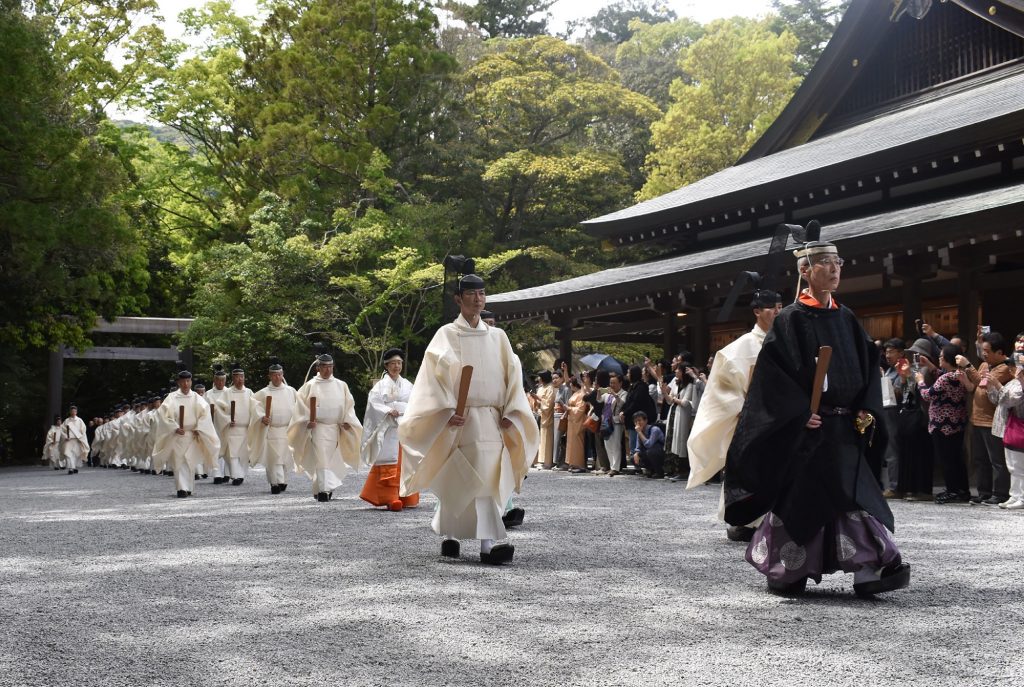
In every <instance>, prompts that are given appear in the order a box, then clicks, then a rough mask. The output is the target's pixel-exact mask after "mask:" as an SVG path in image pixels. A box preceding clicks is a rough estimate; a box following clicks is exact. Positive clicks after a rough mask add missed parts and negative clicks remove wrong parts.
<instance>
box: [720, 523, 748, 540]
mask: <svg viewBox="0 0 1024 687" xmlns="http://www.w3.org/2000/svg"><path fill="white" fill-rule="evenodd" d="M755 531H756V530H755V529H754V528H753V527H745V526H743V525H732V526H731V527H729V528H728V529H727V530H725V536H726V537H728V538H729V541H750V540H751V539H753V538H754V532H755Z"/></svg>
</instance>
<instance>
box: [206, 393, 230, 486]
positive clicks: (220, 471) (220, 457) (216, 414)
mask: <svg viewBox="0 0 1024 687" xmlns="http://www.w3.org/2000/svg"><path fill="white" fill-rule="evenodd" d="M227 392H228V390H227V388H226V387H225V388H223V389H218V388H217V387H213V388H212V389H207V390H206V395H205V396H203V399H204V400H205V401H206V402H207V403H208V404H209V405H210V414H211V416H212V417H213V426H214V428H215V429H216V430H217V437H218V438H219V439H220V452H219V453H218V454H217V457H216V459H215V460H213V461H212V463H211V464H210V465H206V464H203V472H208V473H209V474H211V475H213V476H214V477H224V476H225V475H227V474H228V472H227V463H226V462H225V460H224V452H225V451H227V447H228V442H227V441H226V440H225V437H224V430H225V429H227V427H228V423H229V422H230V418H229V417H228V416H227V415H225V414H224V413H222V412H220V411H219V410H218V409H217V407H218V406H217V401H219V400H220V399H221V397H223V396H224V394H226V393H227ZM200 474H202V473H200Z"/></svg>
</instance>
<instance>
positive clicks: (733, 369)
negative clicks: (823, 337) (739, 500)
mask: <svg viewBox="0 0 1024 687" xmlns="http://www.w3.org/2000/svg"><path fill="white" fill-rule="evenodd" d="M766 335H767V332H765V331H764V330H763V329H761V327H759V326H758V325H756V324H755V325H754V328H753V329H751V330H750V331H749V332H747V333H746V334H744V335H743V336H741V337H740V338H738V339H736V340H735V341H733V342H732V343H731V344H729V345H728V346H726V347H725V348H723V349H721V350H720V351H718V353H716V354H715V362H714V363H713V364H712V366H711V376H710V377H708V383H707V386H706V387H705V389H704V395H703V396H702V397H701V401H700V407H699V408H698V409H697V417H696V418H694V421H693V429H692V430H691V431H690V439H689V441H688V442H687V444H686V448H687V451H688V452H689V454H690V455H689V459H690V479H689V480H688V481H687V483H686V488H687V489H693V488H694V487H696V486H699V485H701V484H704V483H705V482H707V481H708V480H709V479H711V478H712V477H714V476H715V475H717V474H718V473H719V472H720V471H721V470H723V469H724V468H725V456H726V453H728V451H729V444H731V443H732V437H733V434H735V433H736V424H737V422H738V421H739V416H740V411H741V410H742V409H743V403H744V401H746V399H747V389H748V388H749V387H750V378H751V376H752V375H753V373H754V364H755V363H756V362H757V356H758V355H759V354H760V353H761V346H762V345H763V344H764V337H765V336H766ZM723 488H724V487H723ZM718 517H719V519H721V520H724V519H725V500H724V493H723V498H722V499H720V502H719V507H718Z"/></svg>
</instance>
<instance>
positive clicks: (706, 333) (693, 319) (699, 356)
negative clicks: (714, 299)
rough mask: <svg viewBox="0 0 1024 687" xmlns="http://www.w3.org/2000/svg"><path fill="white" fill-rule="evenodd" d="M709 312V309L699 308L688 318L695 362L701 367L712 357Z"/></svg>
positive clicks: (689, 314)
mask: <svg viewBox="0 0 1024 687" xmlns="http://www.w3.org/2000/svg"><path fill="white" fill-rule="evenodd" d="M708 312H709V309H708V308H707V307H697V308H693V309H691V310H690V311H689V312H688V313H687V317H686V326H687V328H688V329H689V335H690V336H689V339H690V347H691V349H692V350H691V353H693V361H694V363H696V364H697V365H698V366H701V367H703V365H704V362H705V361H706V360H707V359H708V356H709V355H711V322H710V318H709V317H708Z"/></svg>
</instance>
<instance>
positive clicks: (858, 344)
mask: <svg viewBox="0 0 1024 687" xmlns="http://www.w3.org/2000/svg"><path fill="white" fill-rule="evenodd" d="M794 254H795V255H796V257H797V259H798V262H797V267H798V270H799V273H800V278H801V280H802V281H806V282H807V288H806V289H804V290H803V291H802V292H800V294H799V296H798V298H797V302H795V303H793V304H791V305H789V306H787V307H785V308H783V310H782V311H781V312H780V313H779V315H778V317H777V318H776V319H775V323H774V326H773V328H772V331H771V332H769V333H768V336H767V337H765V341H764V346H763V348H762V349H761V353H760V355H759V357H758V359H757V364H756V366H755V367H754V374H753V378H752V380H751V384H750V391H749V393H748V396H747V400H746V402H745V404H744V406H743V410H742V412H741V414H740V419H739V424H738V426H737V428H736V434H735V436H734V438H733V441H732V444H731V445H730V447H729V452H728V457H727V462H726V471H725V472H726V487H725V501H726V508H725V519H726V521H727V522H729V523H730V524H732V525H744V524H746V523H748V522H751V521H752V520H754V519H756V518H758V517H759V516H762V515H766V514H767V517H765V518H764V521H763V522H762V524H761V526H760V527H759V528H758V529H757V532H756V533H755V534H754V537H753V539H752V540H751V542H750V546H749V547H748V548H747V554H746V559H747V561H748V562H749V563H750V564H751V565H753V566H754V567H755V568H756V569H757V570H758V571H760V572H761V573H762V574H764V575H765V576H766V577H767V578H768V589H769V591H771V592H773V593H777V594H784V595H791V594H800V593H802V592H803V591H804V589H805V588H806V585H807V580H808V579H813V580H814V581H815V582H816V583H818V582H820V581H821V576H822V575H823V574H827V573H833V572H837V571H840V570H842V571H843V572H847V573H853V574H854V585H853V587H854V591H855V592H856V593H857V595H858V596H871V595H873V594H878V593H881V592H888V591H892V590H895V589H900V588H902V587H906V586H908V585H909V583H910V566H909V565H908V564H906V563H903V562H902V560H901V557H900V552H899V549H898V548H897V546H896V543H895V541H894V540H893V538H892V537H891V536H890V534H889V533H890V532H891V531H893V529H894V522H893V516H892V511H890V510H889V506H888V504H887V503H886V500H885V499H884V498H883V497H882V492H881V489H880V488H879V486H878V482H877V480H875V478H874V475H872V473H871V469H870V468H869V467H868V463H867V462H866V460H865V454H866V453H867V452H868V451H881V450H882V449H883V448H884V442H885V439H884V436H883V432H881V431H876V430H879V427H878V423H877V422H872V421H871V420H872V418H875V417H880V416H881V405H882V396H881V385H880V379H879V375H878V366H877V361H878V352H877V349H876V347H875V346H874V344H873V343H872V341H871V339H870V338H869V337H868V335H867V333H866V332H865V331H864V329H863V327H861V325H860V323H859V322H858V321H857V319H856V317H855V316H854V314H853V312H852V311H851V310H850V309H848V308H846V307H843V306H840V305H839V304H838V303H836V301H835V300H834V299H833V297H832V294H833V293H834V292H835V290H836V289H837V288H838V286H839V280H840V274H841V271H842V266H843V260H842V258H840V257H839V254H838V251H837V250H836V247H835V246H834V245H833V244H831V243H826V242H820V241H814V242H811V243H808V244H806V245H804V247H803V248H801V249H798V250H797V251H794ZM822 346H831V348H832V359H831V364H830V365H829V367H828V370H827V375H826V376H825V377H824V380H823V383H822V394H821V405H820V407H819V410H818V412H816V413H812V412H811V396H812V387H813V386H814V385H815V384H814V381H815V371H816V368H817V360H818V356H819V351H820V348H821V347H822ZM869 423H870V424H869Z"/></svg>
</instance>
